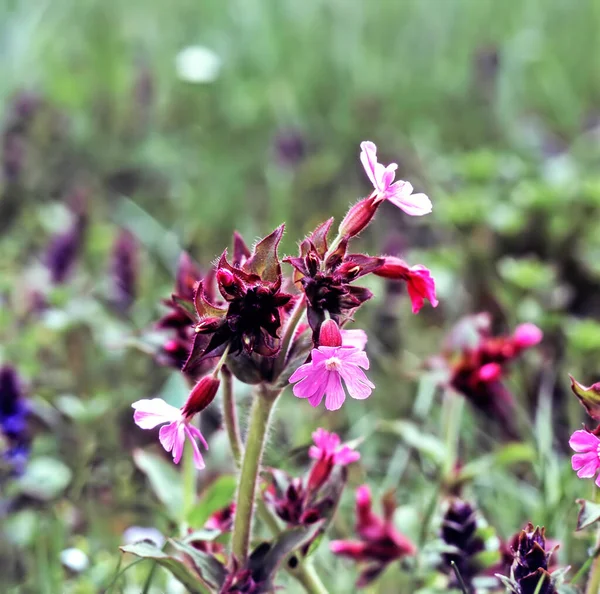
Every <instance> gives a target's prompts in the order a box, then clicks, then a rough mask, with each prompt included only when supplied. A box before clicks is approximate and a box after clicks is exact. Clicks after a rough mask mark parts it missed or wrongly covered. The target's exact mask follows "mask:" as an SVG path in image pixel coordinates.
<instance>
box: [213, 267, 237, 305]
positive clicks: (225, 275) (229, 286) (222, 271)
mask: <svg viewBox="0 0 600 594" xmlns="http://www.w3.org/2000/svg"><path fill="white" fill-rule="evenodd" d="M217 283H218V285H219V290H220V291H221V294H222V295H223V297H225V299H227V298H228V297H239V296H240V295H241V294H242V292H243V287H242V283H241V281H240V280H239V279H237V278H236V277H235V275H234V274H233V273H232V272H231V271H229V270H227V269H226V268H219V270H218V271H217Z"/></svg>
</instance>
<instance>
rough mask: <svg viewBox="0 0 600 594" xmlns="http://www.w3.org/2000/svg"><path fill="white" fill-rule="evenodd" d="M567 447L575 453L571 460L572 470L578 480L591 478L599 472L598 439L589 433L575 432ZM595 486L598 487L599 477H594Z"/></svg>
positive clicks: (599, 443)
mask: <svg viewBox="0 0 600 594" xmlns="http://www.w3.org/2000/svg"><path fill="white" fill-rule="evenodd" d="M569 445H570V446H571V448H572V449H573V450H575V451H576V452H577V454H575V455H574V456H573V457H572V458H571V465H572V466H573V470H576V471H577V476H578V477H579V478H593V477H594V476H595V475H596V474H597V473H598V471H599V470H600V439H598V438H597V437H596V436H595V435H594V434H593V433H590V432H589V431H583V430H582V429H580V430H579V431H575V433H573V435H571V439H570V440H569ZM596 485H597V486H598V487H600V475H599V476H597V477H596Z"/></svg>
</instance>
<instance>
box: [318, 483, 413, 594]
mask: <svg viewBox="0 0 600 594" xmlns="http://www.w3.org/2000/svg"><path fill="white" fill-rule="evenodd" d="M395 508H396V504H395V502H394V501H393V499H392V498H391V497H390V496H388V497H386V498H384V501H383V511H384V515H383V517H379V516H377V515H376V514H374V513H373V509H372V500H371V491H370V489H369V487H368V486H367V485H362V486H361V487H359V488H358V489H357V490H356V531H357V533H358V536H359V537H360V540H334V541H332V542H331V544H330V545H329V546H330V549H331V551H332V552H333V553H335V554H336V555H342V556H344V557H349V558H350V559H353V560H354V561H356V562H359V563H360V562H367V563H369V565H368V566H367V567H366V568H365V569H364V570H363V571H362V573H361V575H360V577H359V579H358V582H357V584H356V585H357V586H358V587H359V588H360V587H364V586H366V585H368V584H369V583H370V582H371V581H373V580H374V579H375V578H376V577H377V576H378V575H379V574H380V573H381V572H382V571H383V570H384V569H385V567H386V566H387V565H388V564H389V563H392V562H394V561H396V560H398V559H401V558H402V557H405V556H407V555H414V554H415V553H416V547H415V545H414V544H413V543H412V542H411V541H410V540H409V539H408V538H407V537H406V536H404V535H403V534H400V532H398V531H397V530H396V528H395V527H394V523H393V514H394V510H395Z"/></svg>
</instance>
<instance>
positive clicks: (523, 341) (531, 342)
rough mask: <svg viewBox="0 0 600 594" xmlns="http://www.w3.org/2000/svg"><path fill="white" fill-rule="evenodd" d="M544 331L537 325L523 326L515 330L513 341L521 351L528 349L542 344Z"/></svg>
mask: <svg viewBox="0 0 600 594" xmlns="http://www.w3.org/2000/svg"><path fill="white" fill-rule="evenodd" d="M543 336H544V335H543V333H542V331H541V330H540V329H539V328H538V327H537V326H536V325H535V324H529V323H528V324H521V325H520V326H517V327H516V328H515V333H514V335H513V340H514V342H515V345H516V346H517V347H519V348H521V349H527V348H529V347H532V346H535V345H536V344H538V343H539V342H541V340H542V338H543Z"/></svg>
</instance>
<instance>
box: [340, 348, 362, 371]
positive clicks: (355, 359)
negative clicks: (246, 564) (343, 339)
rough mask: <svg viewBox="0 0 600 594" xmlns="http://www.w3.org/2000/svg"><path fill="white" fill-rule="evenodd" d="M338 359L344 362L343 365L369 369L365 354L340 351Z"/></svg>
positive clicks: (355, 350) (356, 350)
mask: <svg viewBox="0 0 600 594" xmlns="http://www.w3.org/2000/svg"><path fill="white" fill-rule="evenodd" d="M338 357H339V358H340V359H342V361H344V363H350V364H352V365H358V366H359V367H362V368H363V369H369V358H368V357H367V353H365V352H364V351H359V350H358V349H354V350H352V351H349V350H347V351H342V352H341V353H340V354H339V355H338Z"/></svg>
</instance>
